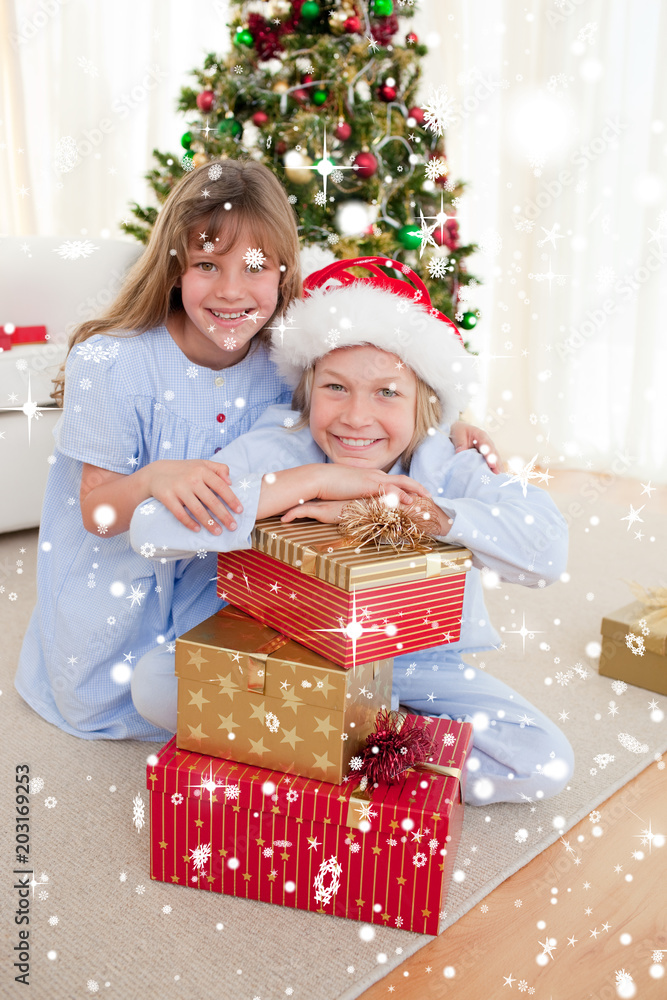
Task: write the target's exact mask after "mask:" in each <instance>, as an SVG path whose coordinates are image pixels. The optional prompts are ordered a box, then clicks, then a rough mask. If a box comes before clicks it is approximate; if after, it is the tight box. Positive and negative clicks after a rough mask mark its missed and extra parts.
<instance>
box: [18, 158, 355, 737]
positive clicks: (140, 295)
mask: <svg viewBox="0 0 667 1000" xmlns="http://www.w3.org/2000/svg"><path fill="white" fill-rule="evenodd" d="M298 246H299V244H298V236H297V231H296V225H295V221H294V214H293V211H292V208H291V206H290V205H289V203H288V201H287V197H286V195H285V193H284V191H283V189H282V187H281V186H280V184H279V182H278V181H277V180H276V178H275V177H274V176H273V174H272V173H271V172H270V171H269V170H268V169H267V168H266V167H263V166H262V165H260V164H258V163H256V162H254V161H248V162H235V161H231V160H225V161H221V162H215V163H212V164H210V165H207V166H204V167H201V168H200V169H198V170H195V171H193V172H192V173H191V174H189V175H187V176H186V177H184V178H183V180H182V181H181V182H180V183H179V184H178V185H177V186H176V187H175V189H174V190H173V192H172V193H171V195H170V196H169V198H168V199H167V201H166V203H165V205H164V207H163V208H162V210H161V211H160V213H159V215H158V218H157V222H156V225H155V228H154V231H153V234H152V237H151V240H150V243H149V245H148V247H147V249H146V251H145V253H144V254H143V256H142V257H141V258H140V260H139V261H138V262H137V264H136V265H135V266H134V268H133V269H132V270H131V272H130V273H129V274H128V276H127V279H126V282H125V284H124V286H123V289H122V291H121V293H120V295H119V296H118V298H117V300H116V301H115V303H114V304H113V306H112V307H111V308H110V309H109V311H108V312H107V313H106V314H105V315H103V316H102V317H100V318H99V319H97V320H94V321H92V322H88V323H84V324H83V325H82V326H80V327H79V328H78V330H77V331H76V332H75V334H74V336H73V338H72V342H71V346H70V351H69V355H68V359H67V364H66V387H67V391H66V394H65V401H64V409H63V414H62V416H61V419H60V421H59V422H58V425H57V427H56V429H55V439H56V447H55V451H54V455H53V459H52V466H51V469H50V473H49V480H48V484H47V488H46V495H45V501H44V509H43V513H42V521H41V527H40V538H39V555H38V601H37V606H36V608H35V610H34V612H33V615H32V619H31V621H30V625H29V627H28V631H27V633H26V636H25V640H24V643H23V648H22V651H21V656H20V661H19V667H18V672H17V675H16V681H15V683H16V687H17V689H18V691H19V693H20V694H21V695H22V697H23V698H24V699H25V700H26V701H27V702H28V703H29V704H30V705H31V706H32V707H33V708H34V709H35V710H36V711H37V712H39V714H40V715H42V716H43V717H44V718H45V719H47V720H48V721H49V722H52V723H54V724H55V725H57V726H60V727H61V728H62V729H64V730H65V731H66V732H68V733H71V734H73V735H75V736H81V737H84V738H86V739H98V738H109V739H122V738H126V737H131V738H135V739H146V740H164V739H165V738H166V737H167V735H168V733H167V732H166V731H165V730H164V729H162V728H159V727H156V726H155V725H153V724H152V723H150V722H148V721H147V720H146V719H145V718H142V716H140V715H139V714H138V713H137V711H136V710H135V708H134V706H133V704H132V699H131V695H130V684H129V677H130V674H131V672H132V669H133V666H134V665H135V663H136V661H137V660H138V659H139V658H141V656H142V655H143V654H144V653H146V652H147V651H148V650H149V649H152V648H153V647H154V646H155V644H156V643H158V644H159V648H162V649H166V650H168V649H170V648H171V649H173V640H174V638H175V636H176V635H179V634H181V633H182V632H185V631H187V630H188V629H189V628H192V627H193V626H194V625H195V624H196V623H197V622H199V621H201V620H202V619H204V618H206V617H207V616H209V615H211V614H213V613H214V612H215V611H217V610H218V608H219V607H220V606H221V602H220V601H219V600H218V598H217V597H216V594H215V587H214V585H213V583H212V582H211V575H212V574H211V570H210V567H209V565H207V563H206V562H205V561H202V560H199V559H195V560H193V561H190V562H188V563H183V564H177V565H176V566H174V565H167V564H163V563H157V564H156V565H155V566H153V565H150V564H149V563H147V562H146V560H145V559H143V558H142V557H141V556H138V555H135V553H134V552H133V551H132V549H131V548H130V544H129V538H128V534H127V529H128V527H129V524H130V518H131V515H132V512H133V511H134V509H135V508H136V506H137V505H138V504H139V503H141V502H142V501H143V500H145V499H146V498H147V497H156V498H157V499H158V500H162V501H164V502H165V503H167V504H174V503H177V504H179V505H188V506H190V505H191V504H194V503H195V500H194V498H195V497H196V496H199V495H203V496H204V497H208V496H209V495H210V496H215V497H220V498H221V499H222V501H224V503H225V505H226V506H225V510H224V514H222V515H221V521H222V524H224V526H225V528H226V529H229V530H233V528H234V526H235V523H236V522H235V520H234V518H235V517H238V516H239V514H240V512H241V509H242V507H241V502H240V501H239V498H238V496H237V494H236V493H235V492H234V491H232V490H231V488H230V480H229V476H228V475H227V469H226V466H225V465H223V464H220V463H218V462H211V461H207V460H205V459H202V457H201V456H202V455H210V454H213V453H214V452H215V451H219V450H220V448H221V447H222V446H223V445H225V444H226V442H228V441H233V440H234V439H235V438H237V437H238V436H239V435H241V434H243V433H244V432H246V431H247V430H249V429H250V427H251V426H252V425H253V424H254V422H255V421H256V420H257V418H258V417H260V416H261V415H262V414H263V413H264V411H265V410H266V408H267V407H268V406H271V405H272V404H276V403H287V402H288V401H289V399H290V397H291V393H290V390H289V387H288V386H287V385H286V383H285V382H283V381H282V379H281V377H280V375H279V374H278V372H277V370H276V368H275V365H274V364H273V362H271V361H270V360H269V356H268V338H269V332H268V331H269V328H270V326H271V324H272V322H273V320H274V318H275V317H276V316H277V315H279V314H282V313H283V312H284V310H285V309H286V308H287V306H288V305H289V304H290V303H291V302H292V301H293V300H294V299H295V298H298V297H299V295H300V293H301V277H300V267H299V253H298ZM64 382H65V380H64V378H63V376H62V374H61V375H60V377H59V378H58V379H57V380H56V383H57V390H56V393H55V394H54V396H55V398H56V400H57V402H62V399H63V387H64ZM334 495H335V496H338V494H334ZM345 495H347V494H343V496H345ZM216 502H219V501H216Z"/></svg>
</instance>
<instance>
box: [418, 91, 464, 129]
mask: <svg viewBox="0 0 667 1000" xmlns="http://www.w3.org/2000/svg"><path fill="white" fill-rule="evenodd" d="M453 104H454V98H453V97H450V96H449V94H448V92H447V88H446V87H444V86H442V87H438V88H437V89H436V88H434V87H431V89H430V91H429V95H428V101H427V102H426V104H422V105H421V110H422V111H423V112H424V124H425V125H426V127H427V128H428V129H430V130H431V132H434V133H435V134H436V135H443V134H444V132H445V129H447V128H449V126H450V125H452V124H453V123H454V121H455V119H456V115H455V114H454V110H453Z"/></svg>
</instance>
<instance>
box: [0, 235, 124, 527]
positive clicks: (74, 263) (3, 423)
mask: <svg viewBox="0 0 667 1000" xmlns="http://www.w3.org/2000/svg"><path fill="white" fill-rule="evenodd" d="M77 241H78V242H79V243H81V242H83V240H82V238H81V237H72V238H71V239H67V238H66V237H48V236H25V237H20V236H17V237H6V238H4V239H2V240H0V324H2V325H4V324H5V323H13V324H14V325H15V326H38V325H39V326H45V327H46V331H47V334H48V335H49V341H48V343H45V344H25V345H20V346H16V347H12V348H11V350H7V351H2V352H1V353H0V470H1V475H2V488H0V532H5V531H19V530H21V529H23V528H33V527H36V526H37V525H38V524H39V521H40V514H41V508H42V498H43V496H44V487H45V485H46V477H47V473H48V469H49V465H48V457H49V455H51V454H52V452H53V428H54V426H55V423H56V421H57V419H58V417H59V415H60V410H59V409H58V408H56V407H55V404H54V403H53V400H52V399H50V398H49V396H50V394H51V392H52V389H53V386H52V383H51V379H52V378H53V376H54V375H55V374H56V372H57V370H58V368H59V366H60V364H61V362H62V361H63V360H64V358H65V356H66V354H67V341H68V336H69V334H70V333H71V331H72V329H73V328H74V327H75V326H76V325H77V324H78V323H81V322H82V321H83V320H86V319H92V318H93V317H94V316H95V315H98V314H99V313H101V312H102V311H103V310H104V309H105V308H106V307H107V306H108V305H109V304H110V303H111V301H112V300H113V298H114V297H115V295H116V293H117V291H118V288H119V286H120V284H121V281H122V278H123V275H124V274H125V272H126V271H127V269H128V268H129V267H130V265H131V264H133V263H134V261H135V260H136V259H137V257H138V256H139V255H140V253H141V251H142V247H141V246H139V244H137V243H133V242H129V241H128V242H124V241H121V240H101V239H100V240H91V242H92V243H93V245H94V246H95V247H97V249H96V250H95V251H93V252H92V253H90V255H89V256H87V257H84V256H78V257H76V258H75V259H67V258H65V257H63V256H62V255H61V254H60V253H58V252H57V251H58V248H61V247H62V246H63V244H66V243H68V244H70V246H71V244H73V243H75V242H77ZM73 249H74V253H76V248H73ZM28 391H30V398H31V399H32V400H33V401H34V402H36V403H37V405H38V406H46V407H49V409H46V410H38V411H37V415H36V416H35V417H34V418H33V419H31V420H29V419H28V416H27V415H26V413H25V412H24V411H23V410H22V409H11V408H12V407H23V405H24V404H25V403H26V402H27V400H28ZM14 397H16V398H14ZM29 427H30V435H29V434H28V428H29Z"/></svg>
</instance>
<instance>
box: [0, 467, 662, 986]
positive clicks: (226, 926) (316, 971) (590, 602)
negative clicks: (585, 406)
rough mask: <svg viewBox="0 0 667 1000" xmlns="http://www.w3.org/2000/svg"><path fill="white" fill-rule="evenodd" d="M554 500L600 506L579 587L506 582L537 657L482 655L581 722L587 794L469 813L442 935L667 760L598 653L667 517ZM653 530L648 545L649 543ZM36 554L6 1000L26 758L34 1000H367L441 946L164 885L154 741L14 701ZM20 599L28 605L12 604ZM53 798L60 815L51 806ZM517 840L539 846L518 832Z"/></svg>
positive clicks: (577, 787)
mask: <svg viewBox="0 0 667 1000" xmlns="http://www.w3.org/2000/svg"><path fill="white" fill-rule="evenodd" d="M639 493H640V489H639V487H638V488H637V494H638V496H637V497H636V499H635V501H634V503H635V506H641V501H640V498H639ZM555 499H556V502H557V503H558V504H559V506H560V507H561V509H562V510H563V511H566V510H567V509H568V506H569V505H570V503H571V502H572V501H575V500H576V501H578V502H579V503H580V505H581V507H580V509H583V510H584V513H583V514H582V515H581V516H579V517H578V518H577V517H575V518H574V519H573V521H572V524H571V549H570V551H571V558H570V565H569V572H570V574H571V579H570V581H569V582H568V583H561V584H556V585H554V586H553V587H551V588H548V589H546V590H526V589H523V588H519V587H510V586H506V585H502V586H501V587H500V588H499V589H497V590H495V591H493V592H491V593H489V595H488V604H489V609H490V611H491V614H492V617H493V620H494V623H495V625H496V627H497V628H499V629H500V628H502V627H504V628H505V630H506V631H507V632H508V633H510V631H512V632H513V631H514V630H517V629H520V628H521V625H522V620H523V616H524V615H525V622H526V626H527V627H528V628H530V629H533V630H535V632H534V637H533V638H527V639H526V647H525V653H524V652H522V640H521V636H520V635H518V634H507V635H506V638H505V641H506V648H505V649H504V650H501V651H500V652H497V653H490V654H486V655H482V656H480V657H479V658H478V661H477V665H478V666H481V665H482V664H481V663H480V662H479V660H481V661H483V663H484V668H485V669H487V670H489V671H492V672H493V673H494V674H496V675H497V676H499V677H501V678H502V679H503V680H505V681H506V682H508V683H509V684H511V685H512V686H513V687H515V688H517V689H518V690H519V691H520V692H521V693H522V694H523V695H524V696H525V697H527V698H528V699H530V700H531V701H532V702H534V703H535V704H536V705H537V706H538V707H539V708H541V709H543V710H544V711H546V712H547V713H548V714H549V715H550V716H551V717H552V718H554V719H555V720H557V721H558V718H559V714H560V713H561V712H566V713H568V718H567V719H566V720H565V721H563V722H562V723H561V725H562V726H563V728H564V730H565V732H566V733H567V735H568V737H569V738H570V740H571V742H572V744H573V745H574V747H575V751H576V754H577V767H576V774H575V777H574V779H573V781H572V783H571V785H570V788H569V789H568V790H567V791H565V792H563V793H562V794H561V795H560V796H559V797H558V798H557V799H554V800H551V801H547V802H542V803H535V804H530V803H522V804H516V805H505V804H504V805H494V806H490V807H488V808H481V809H474V808H472V807H469V808H468V809H467V810H466V814H465V820H464V830H463V837H462V842H461V847H460V851H459V856H458V863H457V867H458V869H459V870H460V872H462V873H463V875H464V878H463V880H462V881H460V882H457V883H455V884H454V885H453V886H452V889H451V891H450V896H449V899H448V902H447V906H446V912H447V916H446V918H445V921H444V922H443V927H444V926H446V925H448V924H449V923H452V922H453V921H454V920H456V919H457V918H458V917H459V916H461V915H462V914H463V913H465V912H466V910H468V909H469V908H470V907H471V906H473V905H474V904H475V903H476V902H477V901H478V900H480V899H481V898H482V897H483V896H485V895H486V894H487V893H488V892H489V891H490V890H491V889H492V888H493V887H494V886H496V885H497V884H499V883H500V882H501V881H503V880H504V879H505V878H506V877H507V876H508V875H509V874H511V873H512V872H513V871H516V870H517V869H518V868H520V867H522V866H523V865H524V864H526V862H527V861H528V860H530V858H532V857H534V856H535V855H536V854H537V853H539V851H541V850H542V849H543V848H544V847H545V846H546V845H547V844H549V843H551V842H553V841H554V840H555V839H557V837H558V836H559V832H558V831H559V829H561V828H563V829H568V828H569V827H571V826H572V825H573V824H574V823H575V822H576V821H577V820H578V819H580V818H581V817H582V816H584V815H585V814H586V813H587V812H589V811H590V810H592V809H593V808H594V807H595V806H597V805H598V804H599V803H600V802H602V801H603V800H604V799H605V798H606V797H607V796H608V795H609V794H610V793H611V791H613V790H614V789H616V788H618V787H619V786H620V785H622V784H624V783H625V782H627V781H628V780H629V779H630V778H631V777H633V776H634V775H635V774H636V773H638V772H639V771H640V770H641V769H642V768H644V767H646V766H647V765H648V764H649V763H650V762H651V761H652V760H653V756H654V754H655V753H658V752H662V751H664V750H665V749H667V724H666V723H665V721H664V720H663V719H661V718H660V714H656V713H655V712H653V718H652V710H651V709H650V708H649V707H648V704H649V701H651V699H652V698H653V697H655V699H656V701H657V702H658V705H659V708H661V709H662V708H664V706H665V702H666V699H665V698H661V697H660V696H659V695H656V696H653V695H652V694H650V693H649V692H647V691H644V690H642V689H640V688H635V687H628V688H627V690H625V691H624V692H623V693H621V694H618V693H617V692H615V691H614V690H612V686H611V683H612V682H611V681H610V680H609V679H607V678H601V677H599V676H598V674H597V672H596V667H597V662H596V659H595V658H592V657H590V656H587V653H586V647H587V644H589V643H591V642H595V641H597V640H598V639H599V624H600V620H601V618H602V616H603V614H604V613H605V612H607V611H609V610H611V609H613V608H616V607H619V606H621V605H622V604H625V603H627V602H628V600H629V599H630V598H629V592H628V590H627V588H626V587H625V585H624V583H623V580H625V579H636V580H639V581H641V582H642V583H644V584H646V585H655V584H657V583H658V582H659V581H660V579H662V580H663V582H664V580H665V573H664V569H663V564H662V563H661V560H660V559H659V554H660V553H661V552H662V553H663V554H664V545H665V527H666V525H665V522H666V521H667V518H665V517H664V516H659V515H657V514H655V515H653V514H652V513H651V503H650V501H649V502H646V505H645V507H644V510H643V512H642V517H643V523H642V524H641V525H639V526H637V525H635V526H634V527H633V528H631V529H630V530H629V531H628V530H627V522H625V521H622V520H621V518H623V517H625V515H626V514H627V512H628V508H627V506H625V507H620V506H616V505H613V504H611V503H609V502H607V501H606V499H605V498H604V496H603V497H601V498H599V499H597V500H596V501H594V502H590V501H589V500H588V499H586V498H585V496H584V494H583V492H578V493H577V494H576V496H575V495H562V496H558V495H555ZM642 500H644V501H646V497H642ZM593 515H594V516H595V517H597V518H599V523H598V524H596V525H591V524H590V523H589V519H590V517H591V516H593ZM637 527H641V529H642V531H643V538H642V539H641V540H638V539H636V538H635V529H636V528H637ZM21 549H25V552H22V551H21ZM36 550H37V533H36V532H20V533H16V534H11V535H4V536H0V586H2V587H3V588H4V590H2V592H0V628H1V633H0V634H1V635H2V670H1V672H0V688H1V689H2V695H1V696H0V717H1V723H2V732H3V734H4V743H3V754H2V758H3V761H4V764H5V766H4V767H3V775H4V779H3V782H2V789H1V791H0V806H1V808H2V823H1V829H2V845H1V846H2V857H3V858H4V859H5V864H6V875H5V886H6V889H5V891H4V893H3V896H2V900H3V904H2V905H3V915H2V916H3V919H2V923H1V927H2V932H1V937H2V956H1V960H2V975H3V984H2V987H1V988H0V995H2V996H10V995H14V992H15V990H12V989H11V988H10V987H9V986H5V983H10V982H11V977H12V975H13V973H12V970H11V962H12V961H13V960H14V959H13V958H12V955H13V952H12V948H13V946H14V944H17V943H18V941H17V938H16V930H17V929H15V928H14V925H13V923H12V912H13V908H14V906H15V903H16V896H15V893H13V892H12V891H10V889H9V886H11V884H12V882H11V866H10V858H11V856H12V854H13V850H14V842H13V817H12V815H11V812H10V809H11V796H12V794H13V786H12V784H11V780H10V779H11V777H12V775H13V771H14V765H15V764H17V763H22V762H26V763H28V764H29V765H30V773H31V776H32V777H33V778H41V779H42V780H43V783H44V784H43V788H42V789H41V791H40V792H39V793H38V794H35V795H33V796H32V800H31V813H32V816H31V841H32V847H33V862H34V866H35V874H36V878H37V880H38V881H40V882H41V883H42V884H40V885H38V886H36V887H35V893H34V899H33V900H32V902H31V924H30V930H31V935H30V951H31V955H32V963H31V983H32V988H31V991H30V995H31V997H33V998H34V1000H38V998H39V1000H42V998H44V1000H47V998H48V1000H61V998H70V997H84V996H89V995H94V994H95V993H97V992H99V995H100V996H103V997H108V998H110V1000H111V998H116V1000H133V998H135V997H136V998H142V1000H162V998H165V997H166V998H170V997H174V998H179V1000H209V998H211V1000H213V998H216V1000H217V998H234V1000H236V998H239V1000H253V998H260V1000H277V998H280V997H285V996H291V997H294V998H295V1000H352V998H355V997H357V996H359V994H360V993H361V992H363V990H364V989H365V988H366V987H367V986H368V985H370V984H371V983H372V982H374V981H375V980H376V979H379V978H381V977H382V976H384V975H386V974H387V973H389V972H390V970H391V969H392V968H395V966H396V965H397V964H398V963H399V962H401V961H402V960H403V959H404V958H405V957H406V956H407V955H409V954H411V953H412V952H414V951H416V950H417V949H418V948H419V947H421V946H422V945H423V944H425V943H426V941H427V940H428V939H427V938H423V937H421V936H419V935H415V934H411V933H406V932H402V931H400V930H393V929H386V928H381V927H378V928H375V936H374V938H373V939H372V940H370V941H363V940H361V938H360V936H359V929H360V925H359V924H357V923H355V922H353V921H347V920H341V919H336V918H332V917H328V916H320V915H317V914H312V913H305V912H300V911H288V910H282V909H280V908H278V907H273V906H270V905H268V904H264V903H255V902H248V901H244V900H237V899H233V898H230V897H224V896H214V895H209V894H208V893H202V892H195V891H194V890H191V889H189V888H185V887H180V886H171V885H165V884H163V883H160V882H152V881H151V880H150V877H149V874H148V854H149V847H148V843H149V842H148V830H147V828H144V829H143V830H142V831H141V832H140V833H137V832H136V830H135V829H134V827H133V825H132V800H133V798H134V797H135V796H136V795H137V794H141V795H142V798H143V800H144V802H147V799H148V794H147V792H146V790H145V760H146V756H147V754H149V753H150V752H151V751H152V750H153V749H154V746H153V744H148V743H133V742H128V743H118V742H101V741H97V742H89V741H82V740H77V739H76V738H74V737H71V736H67V735H65V734H64V733H62V732H61V731H60V730H58V729H56V728H55V727H53V726H50V725H49V724H48V723H46V722H44V721H43V720H42V719H41V718H39V717H38V716H36V715H35V714H34V713H33V712H32V710H31V709H29V708H28V707H27V706H26V705H25V704H24V703H23V702H22V701H21V699H20V698H19V697H18V695H17V694H16V692H15V691H14V688H13V684H12V676H13V671H14V668H15V664H16V659H17V655H18V649H19V646H20V641H21V638H22V635H23V632H24V630H25V627H26V625H27V621H28V618H29V615H30V612H31V609H32V604H33V601H34V568H35V560H36ZM17 560H21V561H22V566H19V565H18V564H17ZM18 570H22V572H21V573H19V572H18ZM11 594H16V595H17V599H15V600H10V599H9V597H10V595H11ZM556 620H558V622H557V623H556ZM542 644H543V645H546V646H547V647H549V648H541V645H542ZM575 665H582V666H583V668H585V670H587V671H588V676H587V677H585V678H584V677H582V676H580V675H579V674H577V673H576V672H575V673H570V674H569V678H570V679H569V680H568V681H567V683H566V684H562V683H559V682H558V681H557V673H558V674H560V675H561V676H560V680H561V681H562V680H563V679H564V678H566V677H568V671H571V670H572V668H574V666H575ZM549 678H551V683H549V682H548V679H549ZM612 702H613V703H614V704H613V705H612V704H611V703H612ZM615 707H616V708H617V709H618V711H617V712H614V708H615ZM610 709H611V711H610ZM619 733H629V734H630V735H631V736H633V737H634V738H635V739H636V740H637V741H639V743H640V744H646V745H648V750H647V751H646V752H644V753H639V754H637V753H633V752H630V751H629V750H627V749H625V747H624V746H623V745H621V743H620V742H619V739H618V735H619ZM600 755H606V756H600ZM596 757H600V760H598V761H596V760H595V758H596ZM612 757H613V760H611V758H612ZM601 761H602V763H601ZM47 798H48V800H49V802H51V801H52V799H55V800H56V805H55V806H52V807H51V808H49V807H47V805H46V804H45V803H46V801H47ZM633 808H635V809H636V811H637V812H640V811H641V810H640V809H639V807H638V806H634V807H633ZM517 831H525V835H524V834H523V833H521V834H519V837H518V838H517V836H516V834H517ZM50 956H51V957H50ZM378 956H380V960H378ZM382 956H386V959H385V960H384V961H383V960H382ZM17 995H18V994H17Z"/></svg>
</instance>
